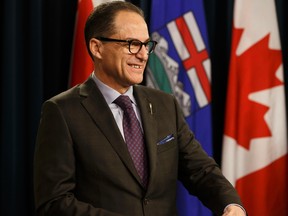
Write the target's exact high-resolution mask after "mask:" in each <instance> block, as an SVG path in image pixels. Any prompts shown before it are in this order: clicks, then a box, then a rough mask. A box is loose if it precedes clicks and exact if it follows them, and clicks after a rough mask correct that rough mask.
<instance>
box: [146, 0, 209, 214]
mask: <svg viewBox="0 0 288 216" xmlns="http://www.w3.org/2000/svg"><path fill="white" fill-rule="evenodd" d="M151 6H152V7H151V8H152V9H151V19H150V32H151V38H152V39H153V40H156V41H158V45H157V47H156V49H155V51H154V53H152V54H151V56H150V58H149V63H148V67H147V70H146V84H147V86H150V87H154V88H158V89H161V90H163V91H165V92H167V93H173V94H174V95H175V96H176V98H177V100H178V102H179V104H180V106H181V107H182V110H183V113H184V115H185V117H186V121H187V123H188V124H189V126H190V128H191V129H192V130H193V132H194V133H195V136H196V138H197V139H198V140H199V141H200V143H201V144H202V146H203V148H204V149H205V150H206V152H207V153H208V154H209V155H212V127H211V90H210V84H211V71H210V59H209V53H208V41H207V33H206V23H205V14H204V8H203V1H202V0H194V1H191V0H181V1H178V0H152V2H151ZM177 207H178V214H179V216H188V215H189V216H204V215H205V216H206V215H212V213H211V211H210V210H208V209H207V208H206V207H204V206H203V205H202V203H201V202H200V201H199V200H198V199H197V198H196V197H194V196H191V195H189V193H188V192H187V191H186V189H185V188H184V187H183V185H182V184H181V183H180V182H179V183H178V195H177Z"/></svg>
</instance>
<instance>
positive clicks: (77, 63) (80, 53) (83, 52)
mask: <svg viewBox="0 0 288 216" xmlns="http://www.w3.org/2000/svg"><path fill="white" fill-rule="evenodd" d="M109 1H113V0H78V6H77V14H76V21H75V30H74V41H73V50H72V57H71V69H70V70H71V71H70V79H69V86H70V87H71V86H74V85H76V84H78V83H81V82H83V81H85V80H86V79H87V78H88V76H89V75H90V74H91V73H92V71H93V62H92V59H91V57H90V56H89V54H88V51H87V48H86V44H85V38H84V27H85V23H86V19H87V18H88V16H89V14H90V13H91V11H92V10H93V8H94V7H96V6H97V5H99V4H100V3H103V2H109Z"/></svg>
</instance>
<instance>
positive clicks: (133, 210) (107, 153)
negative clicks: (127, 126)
mask: <svg viewBox="0 0 288 216" xmlns="http://www.w3.org/2000/svg"><path fill="white" fill-rule="evenodd" d="M134 96H135V99H136V101H137V104H138V106H139V109H140V112H141V119H142V125H143V129H144V134H145V142H146V147H147V152H148V157H149V167H150V169H149V170H150V171H149V173H150V176H149V185H148V188H147V190H145V189H144V188H143V187H142V186H141V184H140V180H139V177H138V175H137V172H136V170H135V168H134V166H133V162H132V160H131V158H130V156H129V153H128V150H127V148H126V145H125V142H124V141H123V138H122V136H121V133H120V132H119V129H118V127H117V125H116V123H115V120H114V117H113V115H112V112H111V111H110V109H109V107H108V105H107V103H106V101H105V99H104V97H103V96H102V94H101V92H100V91H99V89H98V88H97V86H96V84H95V83H94V81H93V80H92V79H91V78H89V79H88V80H87V81H86V82H85V83H83V84H81V85H79V86H76V87H74V88H72V89H70V90H68V91H66V92H63V93H61V94H59V95H57V96H55V97H54V98H52V99H50V100H48V101H46V102H45V103H44V105H43V108H42V117H41V122H40V126H39V131H38V136H37V143H36V150H35V169H34V175H35V178H34V180H35V203H36V209H37V215H51V216H52V215H53V216H58V215H59V216H65V215H67V216H68V215H69V216H72V215H73V216H80V215H87V216H92V215H93V216H96V215H103V216H104V215H105V216H113V215H115V216H116V215H125V216H142V215H146V216H173V215H177V210H176V182H177V179H179V180H180V181H182V182H183V184H184V185H185V187H186V188H187V189H188V191H189V192H190V193H191V194H193V195H196V196H198V197H199V199H200V200H202V202H203V203H204V204H205V205H206V206H208V207H209V208H210V209H211V210H213V211H214V212H215V213H217V214H219V215H220V214H221V213H222V211H223V209H224V207H225V206H226V205H227V204H229V203H238V204H241V203H240V200H239V197H238V195H237V193H236V191H235V190H234V188H233V187H232V186H231V185H230V184H229V182H228V181H227V180H226V179H225V178H224V177H223V176H222V174H221V172H220V170H219V168H218V166H217V164H216V163H215V162H214V160H213V159H211V158H209V157H208V156H207V155H206V153H205V152H204V151H203V150H202V148H201V146H200V145H199V143H198V142H197V141H196V140H195V138H194V135H193V133H192V132H191V131H190V130H189V127H188V126H187V124H186V123H185V119H184V118H183V116H182V114H181V110H180V108H179V107H178V105H177V102H176V100H175V98H174V97H173V96H172V95H169V94H165V93H163V92H160V91H157V90H154V89H150V88H147V87H144V86H135V87H134ZM151 106H152V109H151ZM168 135H172V136H173V137H174V139H172V140H170V141H168V142H166V143H165V141H164V142H163V143H161V140H163V139H164V138H165V137H167V136H168Z"/></svg>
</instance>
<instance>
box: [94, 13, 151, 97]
mask: <svg viewBox="0 0 288 216" xmlns="http://www.w3.org/2000/svg"><path fill="white" fill-rule="evenodd" d="M115 30H116V33H115V34H113V35H111V36H109V38H113V39H120V40H129V39H137V40H140V41H142V42H146V41H147V40H148V39H149V33H148V29H147V24H146V22H145V20H144V19H143V18H142V17H141V16H140V15H138V14H137V13H134V12H127V11H122V12H119V13H118V14H117V15H116V18H115ZM101 43H102V52H101V57H102V58H101V59H100V62H99V65H98V67H100V69H99V70H98V69H97V65H96V66H95V67H96V68H95V71H96V75H97V77H98V78H99V79H100V80H101V81H102V82H104V83H105V84H107V85H108V86H110V87H112V88H114V89H115V90H117V91H119V92H120V93H124V92H125V91H126V90H127V89H128V88H129V86H131V85H134V84H139V83H141V82H142V80H143V73H144V69H145V66H146V63H147V60H148V54H147V50H146V49H145V46H142V48H141V50H140V51H139V52H138V53H137V54H132V53H130V52H129V49H128V43H125V42H112V43H111V42H101Z"/></svg>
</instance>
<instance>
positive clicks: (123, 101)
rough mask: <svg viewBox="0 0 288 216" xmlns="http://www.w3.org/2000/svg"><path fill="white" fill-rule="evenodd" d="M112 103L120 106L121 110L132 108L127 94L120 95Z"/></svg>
mask: <svg viewBox="0 0 288 216" xmlns="http://www.w3.org/2000/svg"><path fill="white" fill-rule="evenodd" d="M114 103H115V104H117V105H118V106H120V107H121V109H122V110H123V111H125V110H127V109H130V108H132V103H131V100H130V98H129V96H126V95H120V96H119V97H118V98H116V100H114Z"/></svg>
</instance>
